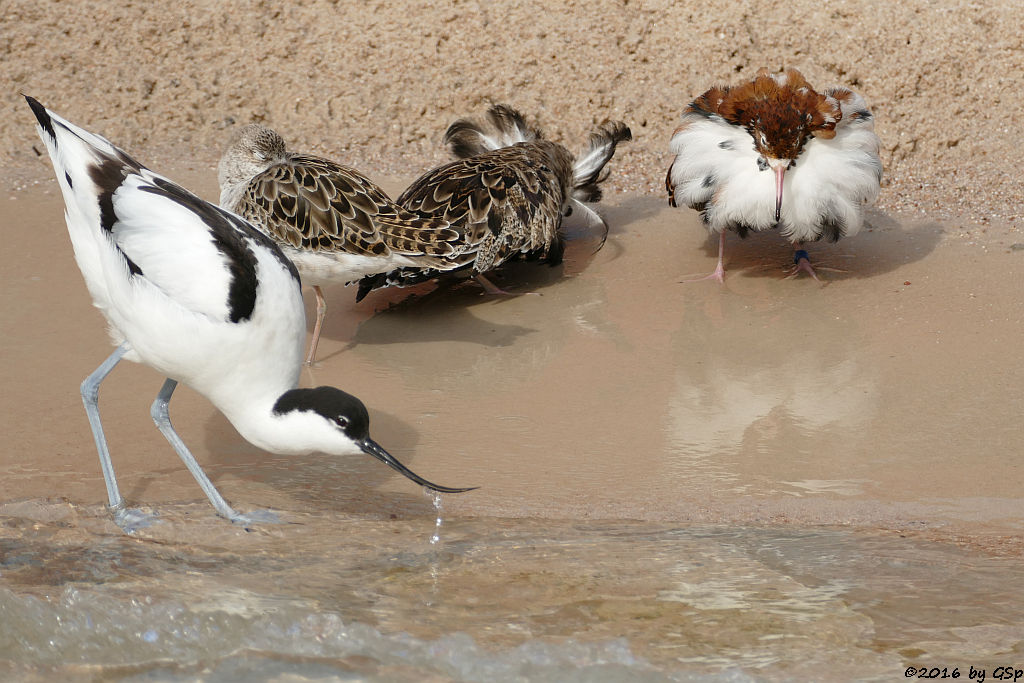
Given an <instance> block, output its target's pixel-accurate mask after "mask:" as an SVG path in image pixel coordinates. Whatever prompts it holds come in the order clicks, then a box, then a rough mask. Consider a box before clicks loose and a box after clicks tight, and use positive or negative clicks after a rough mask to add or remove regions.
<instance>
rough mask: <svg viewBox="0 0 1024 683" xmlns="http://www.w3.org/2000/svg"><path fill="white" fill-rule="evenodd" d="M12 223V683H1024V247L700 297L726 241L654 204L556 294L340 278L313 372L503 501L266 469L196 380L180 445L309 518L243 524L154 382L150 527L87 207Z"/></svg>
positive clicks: (176, 406) (398, 442) (29, 197)
mask: <svg viewBox="0 0 1024 683" xmlns="http://www.w3.org/2000/svg"><path fill="white" fill-rule="evenodd" d="M193 175H194V176H195V177H196V178H198V179H197V180H196V182H194V183H190V184H192V185H193V186H200V187H204V186H205V187H207V189H208V190H209V189H210V188H211V187H212V184H211V174H210V173H209V171H208V170H207V171H204V172H202V173H196V174H193ZM172 176H174V177H176V176H175V174H172ZM185 180H186V181H188V176H187V175H186V177H185ZM212 195H213V192H212V191H208V192H207V193H206V196H212ZM6 207H7V211H6V212H5V213H4V214H3V215H2V216H0V222H3V226H2V227H3V229H4V234H5V236H6V237H7V245H8V248H9V250H10V251H9V253H11V254H17V255H18V258H16V259H7V260H5V263H4V268H3V270H2V271H0V275H2V278H3V279H2V282H3V287H4V291H5V292H6V299H5V305H4V307H3V309H2V310H0V313H2V316H3V320H2V325H0V345H2V348H3V350H4V354H3V360H2V362H0V383H2V386H4V387H6V388H7V390H6V391H4V392H0V416H2V418H0V419H3V435H4V438H5V448H4V449H2V450H0V522H2V526H0V679H4V680H7V679H11V680H26V681H34V680H53V679H54V678H59V679H69V680H91V679H94V678H100V679H103V680H110V679H114V680H180V681H192V680H215V681H216V680H222V681H231V680H274V681H292V680H314V681H320V680H324V681H328V680H400V681H401V680H409V681H413V680H415V681H419V680H450V679H455V680H482V679H492V680H531V681H532V680H552V681H563V680H574V677H575V678H576V679H578V680H588V681H589V680H613V681H614V680H645V677H646V679H648V680H664V679H670V680H691V679H696V680H715V679H723V680H748V679H750V678H754V679H768V680H789V679H793V678H800V677H802V678H807V679H812V680H849V679H872V678H875V679H878V680H891V679H893V678H901V677H903V674H904V671H905V667H906V666H910V665H914V666H924V665H927V666H929V667H931V666H937V667H943V666H947V667H950V670H952V667H957V666H959V667H960V668H961V672H963V671H966V670H967V669H966V668H965V667H968V666H971V665H974V666H975V667H981V666H987V669H988V671H989V680H991V672H992V671H993V669H994V667H996V666H1001V665H1017V666H1018V668H1020V665H1021V664H1022V663H1024V644H1022V640H1024V616H1022V615H1024V609H1022V608H1024V590H1022V589H1021V588H1020V586H1021V585H1022V582H1021V580H1020V579H1021V578H1022V577H1021V570H1020V569H1019V554H1020V552H1019V551H1020V543H1019V533H1020V530H1021V526H1022V523H1021V522H1022V519H1024V498H1022V496H1021V495H1020V477H1019V469H1018V462H1019V458H1020V453H1021V452H1024V431H1022V430H1021V429H1020V428H1019V422H1020V420H1019V414H1020V405H1022V399H1024V365H1022V364H1021V363H1020V362H1019V360H1018V357H1017V354H1016V353H1015V352H1014V351H1013V349H1015V348H1016V345H1017V344H1018V342H1019V340H1020V339H1021V338H1022V337H1024V300H1022V299H1021V298H1020V297H1019V287H1012V286H1007V283H1020V282H1024V278H1022V277H1021V276H1022V272H1024V250H1019V249H1010V248H1009V247H1008V246H1007V245H1005V244H1002V243H1001V242H1000V239H999V237H998V236H992V235H990V236H989V237H988V239H987V241H986V242H982V243H978V242H968V241H963V240H960V239H958V238H957V236H956V235H955V234H953V232H954V231H953V230H952V229H951V228H948V227H945V226H939V225H936V224H933V223H928V222H923V223H918V224H911V225H900V224H897V223H895V222H893V221H891V220H890V219H888V218H887V217H885V216H882V215H880V214H873V215H872V219H871V220H872V228H871V230H869V231H867V232H865V233H864V234H862V235H860V236H858V237H857V238H856V240H849V241H848V242H842V243H840V244H839V245H837V246H828V245H821V246H818V245H815V247H814V248H813V249H812V257H813V258H815V260H816V261H817V262H819V263H829V264H831V265H834V266H838V267H841V268H842V269H843V270H845V272H828V273H826V279H827V281H828V284H826V285H824V286H822V285H818V284H815V283H813V282H810V281H808V280H806V279H797V280H786V279H784V270H785V267H786V264H787V261H788V259H789V257H790V250H789V248H788V246H787V245H785V244H783V243H781V242H778V241H773V240H772V236H771V235H767V236H760V237H757V238H752V239H749V240H746V241H744V242H739V241H738V240H733V241H730V242H729V245H728V251H727V268H728V270H727V278H726V284H725V285H724V286H718V285H716V284H714V283H693V284H687V285H682V284H679V282H678V281H679V280H680V279H683V277H685V276H686V275H689V274H692V273H697V272H700V271H702V270H703V271H709V270H710V269H711V268H712V267H713V264H714V255H715V249H716V248H717V244H715V243H712V241H708V240H705V238H704V236H703V233H702V229H701V228H700V226H699V225H698V224H697V221H696V220H695V219H694V217H693V216H691V215H689V214H687V213H685V212H680V211H669V210H668V209H666V208H665V207H664V206H663V204H662V203H661V202H658V201H655V200H653V199H649V198H643V197H624V198H620V199H617V200H616V199H611V200H610V201H608V202H607V203H606V205H605V206H604V212H605V215H606V216H607V217H608V220H609V223H610V224H611V225H612V227H613V229H612V233H611V235H610V237H609V240H608V243H607V245H606V246H605V247H604V249H602V250H601V251H600V252H598V253H596V254H595V253H594V247H596V246H597V240H596V239H595V238H594V237H593V235H587V234H584V233H577V234H575V235H574V238H575V239H574V240H573V242H572V244H571V245H570V248H569V250H568V258H567V261H566V264H565V265H564V266H563V267H561V268H556V269H547V268H536V267H532V266H523V267H516V268H511V269H509V271H508V272H507V273H506V274H505V276H504V280H503V281H502V284H503V285H505V286H506V287H509V288H511V289H517V290H523V291H530V290H532V291H536V292H538V293H539V295H524V296H518V297H502V298H497V299H492V298H488V297H483V296H481V295H480V293H479V291H478V290H476V289H475V288H474V287H473V286H472V285H471V284H467V285H465V286H461V287H451V288H439V289H432V288H431V287H429V286H426V287H420V288H416V289H413V290H410V291H390V292H382V293H374V294H373V295H371V296H370V297H368V298H367V299H366V300H365V301H364V302H362V303H360V304H354V303H352V298H353V295H352V292H351V291H350V290H346V289H345V288H343V287H334V288H330V289H329V290H328V291H327V296H328V304H329V306H330V310H329V315H328V318H327V322H326V325H325V331H324V337H323V338H322V340H321V344H320V358H319V360H318V363H317V364H316V365H315V366H314V367H313V368H312V369H310V370H308V371H306V372H304V376H303V383H304V384H305V385H317V384H333V385H337V386H340V387H342V388H344V389H346V390H348V391H351V392H352V393H355V394H356V395H358V396H360V397H361V398H362V399H363V400H364V401H365V402H366V403H367V405H368V406H369V408H370V412H371V419H372V430H373V434H374V437H375V439H376V440H378V441H379V442H380V443H382V444H383V445H384V446H385V447H386V448H388V450H389V451H391V452H392V453H393V454H394V455H395V456H396V457H398V458H399V459H400V460H402V461H403V462H405V463H406V464H407V465H409V466H410V467H411V468H412V469H414V470H415V471H417V472H418V473H420V474H422V475H423V476H426V477H427V478H429V479H431V480H433V481H436V482H438V483H440V484H444V485H448V486H480V489H479V490H476V491H472V492H470V493H467V494H463V495H459V496H444V498H443V500H442V501H441V508H440V519H441V522H438V521H437V520H438V519H439V517H438V510H437V509H436V508H435V504H434V500H433V498H432V497H430V496H426V495H423V494H422V493H421V492H420V491H419V490H418V489H417V488H416V487H415V486H414V485H412V484H411V483H410V482H408V481H407V480H405V479H402V478H401V477H400V476H397V475H395V474H394V473H393V472H392V471H391V470H389V469H387V468H385V467H383V466H382V465H381V464H380V463H377V462H376V461H372V460H370V459H369V458H328V457H326V456H319V455H311V456H305V457H279V456H270V455H267V454H264V453H261V452H259V451H258V450H256V449H254V448H252V447H251V446H249V445H248V444H246V443H245V442H244V441H242V440H241V439H240V438H239V437H238V435H237V434H236V433H235V432H234V431H233V430H232V429H231V427H230V425H228V424H227V422H226V421H225V420H224V419H223V418H222V417H221V416H220V415H219V414H217V413H216V411H215V410H214V409H213V408H212V407H211V406H210V405H209V404H208V403H206V402H205V401H204V400H203V399H202V398H201V397H199V396H197V395H195V394H194V393H192V392H190V390H188V389H187V388H185V387H183V388H182V389H180V390H179V391H178V392H177V393H176V394H175V398H174V401H173V402H172V404H171V415H172V418H173V419H174V422H175V425H176V427H177V428H178V431H179V432H180V433H181V435H182V437H183V439H184V440H185V442H186V443H188V444H189V445H190V447H191V448H192V449H193V452H194V453H195V455H196V457H197V459H198V460H199V461H200V462H201V463H202V464H203V466H204V467H205V468H206V470H207V472H208V474H209V475H210V477H211V479H212V480H213V481H214V482H215V484H216V485H217V486H218V488H219V489H220V490H221V492H222V493H223V494H224V495H225V497H226V498H227V499H228V500H229V501H230V502H231V503H232V504H233V505H234V506H236V508H238V509H239V510H240V511H243V512H247V511H250V510H253V509H259V508H272V509H274V510H276V511H278V512H279V513H280V515H281V517H282V518H283V519H284V520H285V521H286V522H288V523H286V524H284V525H279V526H277V525H275V526H265V527H264V526H261V527H256V528H253V529H252V530H249V531H246V530H243V529H240V528H237V527H234V526H232V525H230V524H228V523H227V522H225V521H223V520H221V519H219V518H217V517H216V516H215V515H214V514H213V511H212V509H211V508H210V507H209V505H207V504H206V502H205V501H204V500H203V499H202V494H201V492H200V491H199V489H198V487H197V486H196V484H195V482H193V481H192V480H191V479H190V477H189V476H188V474H187V472H186V471H185V470H184V468H183V467H182V466H181V464H180V463H179V462H178V460H177V459H176V457H175V456H174V454H173V452H172V451H171V449H170V448H169V447H168V446H167V444H166V443H165V442H164V441H163V439H162V438H161V437H160V435H159V433H157V432H156V430H155V429H154V428H153V425H152V422H151V421H150V418H149V403H150V401H151V400H152V397H153V396H154V395H155V394H156V391H157V389H158V388H159V387H160V384H161V383H162V378H160V377H157V376H155V374H154V373H153V372H152V371H150V370H149V369H147V368H142V367H139V366H132V365H128V364H122V366H119V367H118V368H117V370H116V371H115V372H114V373H113V374H112V375H111V376H110V378H109V379H108V380H106V382H105V383H104V385H103V389H102V393H101V410H102V411H103V419H104V424H105V426H106V428H107V434H108V438H109V440H110V446H111V452H112V455H113V460H114V464H115V467H116V469H117V473H118V479H119V482H120V484H121V487H122V492H123V493H124V495H125V497H126V498H127V499H128V501H129V502H130V503H131V504H132V505H139V506H142V507H146V508H148V509H151V510H152V511H155V512H157V513H158V514H159V515H160V518H161V520H162V523H160V524H157V525H155V526H153V527H151V528H149V529H145V530H143V531H141V532H140V533H139V534H138V535H137V537H127V536H125V535H123V534H121V533H120V531H119V530H118V529H117V528H116V527H115V526H114V525H113V524H112V523H111V522H110V520H109V517H108V515H107V514H106V513H105V511H104V510H103V508H102V506H101V503H102V502H103V501H104V500H105V495H104V487H103V480H102V477H101V475H100V472H99V467H98V466H97V462H96V455H95V452H94V449H93V446H92V442H91V438H90V436H89V430H88V425H87V422H86V420H85V416H84V414H83V411H82V408H81V401H80V398H79V395H78V384H79V382H80V381H81V380H82V378H84V377H85V376H86V375H87V374H88V373H89V372H91V371H92V370H93V368H94V367H95V366H96V365H97V364H98V363H99V362H100V361H101V360H102V359H103V358H105V357H106V355H107V354H108V353H109V351H110V347H109V342H108V341H107V340H106V338H105V337H104V331H103V323H102V320H101V318H100V316H99V314H98V313H97V312H95V310H94V309H92V308H91V307H90V306H89V302H88V298H87V294H86V292H85V289H84V287H83V286H82V282H81V278H80V275H79V274H78V272H77V270H76V268H75V266H74V263H73V260H72V259H71V251H70V245H69V244H68V242H67V236H66V233H65V230H64V227H63V225H62V223H61V213H60V198H59V196H58V195H57V194H56V193H55V192H54V189H53V187H52V183H50V184H48V185H44V186H43V189H40V188H37V189H36V190H33V191H32V192H25V193H21V194H19V195H18V196H17V198H16V199H12V200H9V201H8V202H7V204H6ZM41 245H45V248H42V246H41ZM652 245H653V246H652ZM309 305H310V302H309V301H307V306H309ZM630 520H632V521H630ZM434 536H437V541H436V542H434V543H432V542H431V540H432V538H433V537H434ZM993 549H994V550H996V551H998V552H997V553H996V555H998V556H995V555H993V554H992V551H993ZM1004 558H1009V559H1004ZM962 675H963V676H964V677H965V678H966V674H962Z"/></svg>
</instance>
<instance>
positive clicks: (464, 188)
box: [358, 105, 632, 299]
mask: <svg viewBox="0 0 1024 683" xmlns="http://www.w3.org/2000/svg"><path fill="white" fill-rule="evenodd" d="M487 119H488V124H489V125H488V124H481V123H479V122H477V121H473V120H469V119H460V120H458V121H456V122H455V123H453V124H452V125H451V126H449V127H448V130H447V132H446V133H445V137H444V142H445V144H446V145H447V146H448V147H449V149H450V150H451V152H452V154H453V155H454V156H455V157H457V158H458V160H457V161H453V162H451V163H448V164H445V165H443V166H440V167H438V168H436V169H434V170H432V171H429V172H428V173H426V174H424V175H423V176H421V177H420V178H419V179H417V180H416V181H414V182H413V183H412V185H410V186H409V187H408V188H407V189H406V190H405V192H403V193H402V194H401V196H399V198H398V199H397V200H396V201H397V202H398V204H400V205H401V206H402V207H404V208H405V209H408V210H409V211H411V212H413V213H415V214H418V215H420V216H423V217H427V218H434V219H438V220H441V221H444V222H445V223H447V224H448V225H449V226H450V227H451V228H454V229H456V230H457V231H458V233H459V240H458V241H456V242H454V243H453V246H454V249H453V250H452V252H451V253H449V254H446V255H444V256H442V257H441V259H442V260H443V262H444V266H443V267H442V268H438V267H436V266H431V265H429V264H422V265H417V266H415V267H406V266H402V267H398V268H394V269H391V270H389V271H387V272H384V273H381V274H378V275H368V276H366V277H365V278H363V280H362V282H360V284H359V294H358V299H362V298H363V297H364V296H366V294H367V293H368V292H370V291H371V290H374V289H377V288H378V287H386V286H392V285H397V286H407V285H412V284H416V283H418V282H423V281H425V280H430V279H433V278H435V277H438V276H444V275H446V274H459V275H469V276H473V277H475V278H476V279H477V280H478V281H479V282H480V283H481V284H482V285H483V286H484V288H485V289H486V290H487V291H489V292H492V293H495V292H500V291H501V290H500V289H498V288H497V287H495V286H494V285H493V284H492V283H490V281H489V280H488V279H487V278H486V273H488V272H490V271H492V270H494V269H495V268H497V267H498V266H500V265H501V264H503V263H505V262H506V261H510V260H513V259H526V260H539V261H542V262H546V263H550V264H552V265H555V264H558V263H560V262H561V260H562V251H563V246H564V245H563V238H562V234H561V227H562V218H563V217H564V216H566V215H569V213H571V211H572V209H573V208H578V209H580V210H581V211H582V212H583V213H584V214H585V215H587V216H588V217H589V218H590V219H591V221H595V220H596V221H598V222H601V223H602V224H604V221H603V220H602V219H601V218H600V216H598V215H597V213H596V212H595V211H594V210H593V209H591V208H590V207H589V206H587V204H586V203H585V202H597V201H599V200H600V199H601V188H600V184H601V182H603V181H604V180H605V178H607V176H608V173H607V171H606V170H605V166H606V164H607V163H608V162H609V161H611V158H612V156H613V155H614V154H615V147H616V145H617V144H618V143H620V142H624V141H627V140H630V139H631V137H632V134H631V133H630V130H629V128H628V127H627V126H626V125H625V124H624V123H621V122H618V121H613V122H607V123H605V124H603V125H602V126H600V127H599V128H598V130H597V131H595V132H594V133H592V134H591V136H590V141H589V144H588V146H587V148H586V149H585V150H584V151H583V153H582V154H580V155H579V156H575V157H574V156H573V154H572V153H571V152H570V151H569V150H568V149H566V148H565V147H564V146H562V145H561V144H559V143H557V142H552V141H550V140H545V139H544V137H543V135H542V134H541V132H540V131H539V130H538V129H537V128H535V127H532V126H529V125H527V124H526V122H525V121H524V120H523V117H522V115H521V114H520V113H519V112H518V111H516V110H515V109H513V108H511V107H509V106H506V105H493V106H492V107H491V108H490V109H489V110H488V112H487ZM604 228H605V235H607V225H604Z"/></svg>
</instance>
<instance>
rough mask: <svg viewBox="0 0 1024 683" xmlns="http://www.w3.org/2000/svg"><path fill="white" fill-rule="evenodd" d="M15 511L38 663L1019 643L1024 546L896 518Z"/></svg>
mask: <svg viewBox="0 0 1024 683" xmlns="http://www.w3.org/2000/svg"><path fill="white" fill-rule="evenodd" d="M2 512H4V513H6V515H7V516H3V517H0V520H2V522H3V527H2V535H0V552H2V557H3V561H2V562H0V661H3V662H4V663H3V664H0V672H4V668H3V667H6V674H7V675H10V676H17V675H19V674H20V675H24V676H25V678H26V679H29V678H31V676H30V675H29V674H33V675H38V676H43V677H45V676H58V675H59V677H60V678H61V679H62V680H68V679H89V678H90V677H93V676H96V675H100V674H102V675H103V677H104V678H105V679H107V680H109V679H117V680H132V681H135V680H169V681H191V680H196V679H197V677H199V678H201V679H202V680H208V681H233V680H313V681H321V680H402V681H417V680H449V679H456V680H531V681H563V680H587V681H592V680H607V681H630V680H652V681H653V680H752V679H753V680H761V679H765V680H788V679H793V678H797V677H800V678H807V679H813V680H850V679H862V680H864V679H876V680H892V679H894V678H898V677H900V676H902V674H903V672H904V669H905V667H907V666H928V667H931V666H940V667H941V666H949V667H951V668H952V667H953V666H961V667H966V666H970V665H974V666H975V667H983V666H984V667H988V669H989V670H992V669H994V668H995V667H996V666H999V665H1005V664H1008V663H1011V664H1012V663H1013V662H1014V661H1015V658H1019V657H1020V656H1021V655H1020V653H1021V648H1022V647H1024V594H1022V593H1021V592H1020V591H1019V590H1017V589H1016V588H1015V589H1013V590H1010V591H1008V590H1007V589H1008V588H1009V587H1016V586H1020V585H1022V580H1024V569H1022V568H1021V566H1020V564H1019V562H1018V561H1016V560H1015V559H998V558H986V557H978V556H977V554H976V553H970V552H967V551H965V550H963V549H959V548H956V547H954V546H950V545H945V544H939V543H934V542H922V541H921V540H915V539H909V538H905V537H901V536H900V535H899V534H896V533H885V534H883V533H877V532H875V533H869V532H857V531H852V530H847V529H825V528H819V529H784V528H751V527H726V526H685V527H679V526H673V525H667V524H655V523H639V522H633V523H630V522H581V521H576V522H569V521H531V520H495V519H455V520H446V521H445V524H444V526H443V532H442V533H441V538H440V541H439V542H438V543H436V544H434V543H432V542H431V536H432V535H433V533H434V532H435V526H434V523H433V520H431V519H399V520H367V519H365V518H359V517H347V516H340V515H323V514H317V515H296V514H290V515H286V521H287V522H288V524H285V525H282V526H279V527H264V528H261V529H259V530H253V531H251V532H248V533H247V532H245V531H244V530H241V529H235V528H233V527H231V526H230V525H226V524H224V523H223V522H220V521H219V520H216V519H211V518H209V516H208V515H206V514H205V510H203V509H202V506H199V505H193V506H162V507H161V510H160V514H161V516H162V518H163V521H162V522H161V523H160V524H158V525H157V526H156V527H154V528H153V529H152V531H150V535H149V536H148V537H146V538H131V537H127V536H125V535H122V534H120V533H118V532H117V530H116V528H115V527H113V526H112V525H110V524H109V523H108V522H107V521H106V516H105V515H104V513H103V510H102V509H101V508H98V507H93V508H84V509H83V508H77V507H75V506H71V505H68V504H61V503H45V502H36V503H21V504H15V505H9V506H7V508H6V509H4V510H3V511H2ZM147 531H148V530H147ZM196 539H208V541H207V542H203V541H199V542H197V541H196ZM965 671H966V668H965ZM285 673H287V677H283V676H284V675H285ZM964 678H965V679H966V675H965V676H964Z"/></svg>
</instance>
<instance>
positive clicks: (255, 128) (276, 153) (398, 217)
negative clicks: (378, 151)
mask: <svg viewBox="0 0 1024 683" xmlns="http://www.w3.org/2000/svg"><path fill="white" fill-rule="evenodd" d="M218 180H219V181H220V188H221V194H220V204H221V206H222V207H224V208H226V209H229V210H231V211H234V212H235V213H237V214H239V215H241V216H242V217H243V218H246V219H248V220H249V221H251V222H252V223H253V224H255V225H256V226H257V227H258V228H260V229H261V230H262V231H264V232H265V233H266V234H267V235H269V236H270V237H271V238H273V239H274V241H276V242H277V243H278V245H279V246H280V247H281V248H282V250H283V251H284V252H285V254H286V255H287V256H288V258H290V259H291V260H292V262H294V263H295V266H296V267H297V268H298V270H299V273H300V274H301V275H302V281H303V283H304V284H308V285H312V286H313V291H314V292H315V293H316V299H317V318H316V325H315V326H314V328H313V339H312V342H311V344H310V347H309V354H308V355H307V356H306V363H307V364H309V363H312V362H313V358H314V357H315V355H316V347H317V342H318V341H319V339H320V330H321V327H322V326H323V320H324V316H325V315H326V313H327V305H326V302H325V301H324V297H323V292H322V290H321V289H320V287H321V285H325V284H329V283H333V282H342V283H350V282H354V281H356V280H359V279H361V278H363V277H365V276H368V275H374V274H377V273H384V272H389V271H392V270H394V269H395V268H402V267H414V268H433V269H437V270H439V271H443V270H445V269H449V268H453V267H455V266H454V265H453V264H451V262H450V261H449V260H448V259H449V258H450V257H451V256H452V255H453V254H454V253H455V250H456V249H457V248H458V247H459V246H460V245H461V243H462V235H461V234H460V232H459V231H458V230H455V229H452V228H451V227H449V225H448V223H447V222H446V221H444V220H438V219H433V218H429V217H425V216H423V215H419V214H414V213H412V212H410V211H407V210H405V209H403V208H402V207H401V206H399V205H398V204H396V203H395V202H394V201H392V199H391V198H390V197H389V196H388V195H387V193H386V192H384V190H382V189H381V188H380V187H378V186H377V185H376V184H374V183H373V182H372V181H370V180H369V179H368V178H367V177H366V176H364V175H363V174H361V173H360V172H359V171H356V170H355V169H352V168H349V167H347V166H342V165H341V164H337V163H335V162H333V161H330V160H328V159H323V158H320V157H316V156H311V155H306V154H294V153H291V152H289V151H288V150H287V148H286V146H285V142H284V140H283V139H282V138H281V136H280V135H278V134H277V133H276V132H274V131H273V130H271V129H270V128H267V127H266V126H263V125H260V124H251V125H248V126H244V127H243V128H241V129H240V130H238V131H237V132H236V133H235V134H234V136H233V137H232V139H231V141H230V142H229V143H228V146H227V149H226V150H225V152H224V155H223V157H222V158H221V160H220V165H219V167H218Z"/></svg>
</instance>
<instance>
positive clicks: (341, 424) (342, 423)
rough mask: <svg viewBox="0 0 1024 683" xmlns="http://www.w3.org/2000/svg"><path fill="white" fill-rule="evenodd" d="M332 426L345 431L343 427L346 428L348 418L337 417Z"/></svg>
mask: <svg viewBox="0 0 1024 683" xmlns="http://www.w3.org/2000/svg"><path fill="white" fill-rule="evenodd" d="M334 424H336V425H338V426H339V427H341V428H342V429H345V427H348V418H347V417H345V416H344V415H337V416H335V418H334Z"/></svg>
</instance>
